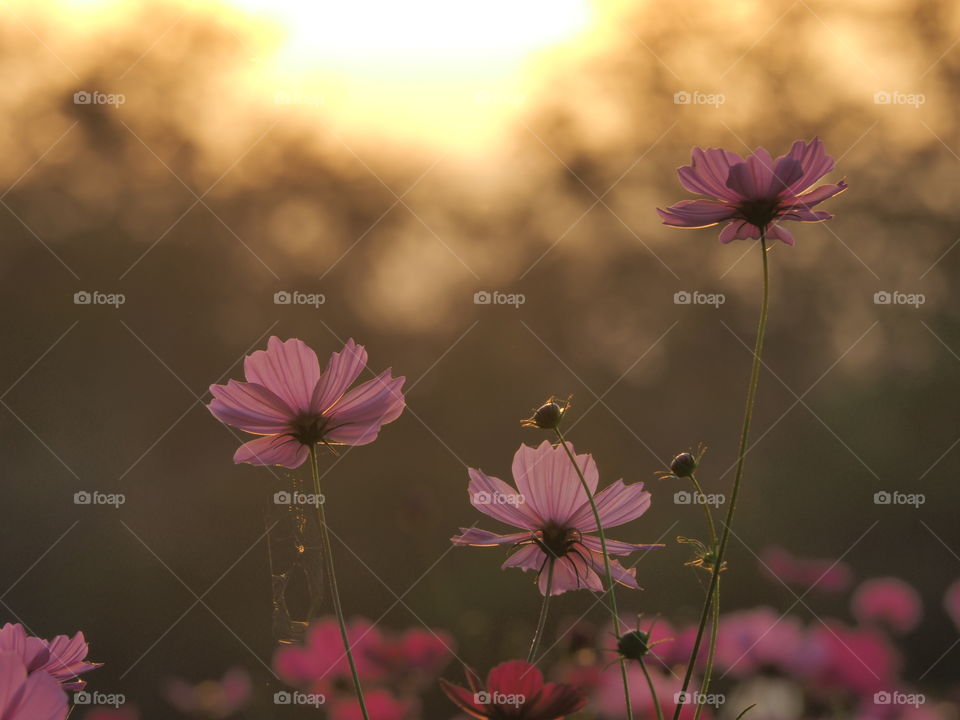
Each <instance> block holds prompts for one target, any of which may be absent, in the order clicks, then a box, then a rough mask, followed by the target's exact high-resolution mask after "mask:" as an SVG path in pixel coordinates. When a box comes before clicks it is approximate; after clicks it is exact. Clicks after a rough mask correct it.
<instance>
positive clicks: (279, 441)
mask: <svg viewBox="0 0 960 720" xmlns="http://www.w3.org/2000/svg"><path fill="white" fill-rule="evenodd" d="M309 454H310V451H309V449H308V448H307V446H306V445H303V444H301V443H300V442H298V441H297V440H295V439H294V438H292V437H289V436H287V435H266V436H264V437H258V438H256V439H255V440H250V441H249V442H246V443H244V444H243V445H241V446H240V447H239V448H237V452H235V453H234V455H233V461H234V462H235V463H237V464H238V465H239V464H240V463H249V464H251V465H282V466H283V467H287V468H291V469H292V468H296V467H300V466H301V465H303V461H304V460H306V459H307V455H309Z"/></svg>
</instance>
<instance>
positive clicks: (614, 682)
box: [591, 662, 712, 720]
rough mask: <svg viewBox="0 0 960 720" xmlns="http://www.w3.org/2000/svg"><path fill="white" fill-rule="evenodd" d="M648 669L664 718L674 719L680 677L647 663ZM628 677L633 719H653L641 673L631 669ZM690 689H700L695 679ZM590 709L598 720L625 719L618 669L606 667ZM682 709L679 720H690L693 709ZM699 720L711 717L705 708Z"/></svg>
mask: <svg viewBox="0 0 960 720" xmlns="http://www.w3.org/2000/svg"><path fill="white" fill-rule="evenodd" d="M647 669H648V671H649V672H650V680H651V682H652V683H653V689H654V691H655V692H656V697H657V700H658V701H659V702H660V707H661V709H662V710H663V715H664V717H667V718H670V717H673V713H674V711H675V710H676V707H677V699H679V697H680V688H681V687H683V681H682V673H679V674H676V675H674V674H672V673H670V672H667V671H664V670H662V669H661V668H659V667H658V664H657V663H656V662H648V663H647ZM627 677H628V680H627V683H628V685H629V686H630V698H631V704H632V706H633V713H634V716H635V717H637V718H650V719H652V718H655V717H656V709H655V707H654V702H653V696H652V695H651V694H650V688H649V687H647V681H646V679H645V678H644V677H643V673H641V672H640V669H639V668H636V667H631V670H630V673H629V675H628V676H627ZM690 687H691V688H699V687H700V682H699V680H698V679H697V678H696V677H694V679H693V681H692V682H691V683H690ZM691 692H692V691H691ZM591 705H592V706H593V707H594V709H595V710H596V711H597V713H598V714H599V716H600V717H601V718H609V719H610V720H621V718H626V717H627V711H626V705H625V703H624V697H623V680H622V678H621V676H620V668H619V665H617V664H613V665H608V666H607V668H606V670H604V672H603V678H602V681H601V683H600V686H599V688H598V689H597V691H596V693H595V694H594V695H593V697H592V698H591ZM684 705H686V707H684V708H683V709H682V710H681V711H680V718H681V720H689V719H690V718H693V715H694V711H695V709H696V708H695V707H694V705H693V704H691V703H684ZM700 717H702V718H704V719H705V720H706V719H708V718H710V717H712V713H711V712H710V707H709V706H708V705H704V706H703V709H702V711H701V714H700Z"/></svg>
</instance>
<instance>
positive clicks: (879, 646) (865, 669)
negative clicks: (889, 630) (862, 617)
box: [811, 620, 900, 697]
mask: <svg viewBox="0 0 960 720" xmlns="http://www.w3.org/2000/svg"><path fill="white" fill-rule="evenodd" d="M811 634H812V637H813V639H814V641H815V642H816V643H817V645H818V646H819V647H820V651H821V653H822V660H821V664H820V667H819V668H818V670H817V674H816V678H817V680H818V681H819V683H820V684H821V685H822V686H824V687H826V688H840V689H843V690H846V691H848V692H851V693H853V694H855V695H858V696H861V697H866V696H869V695H872V694H873V693H875V692H878V691H880V690H887V689H889V688H891V687H895V686H896V682H895V681H896V677H897V673H898V671H899V665H900V658H899V656H898V655H897V653H896V651H895V650H894V648H893V647H892V646H891V645H890V643H889V642H888V641H887V638H886V637H885V636H884V635H883V634H881V633H879V632H877V631H876V630H875V629H873V628H849V627H846V626H845V625H843V624H842V623H840V622H838V621H836V620H827V621H825V622H824V623H821V624H819V625H817V626H815V627H814V628H813V629H812V630H811Z"/></svg>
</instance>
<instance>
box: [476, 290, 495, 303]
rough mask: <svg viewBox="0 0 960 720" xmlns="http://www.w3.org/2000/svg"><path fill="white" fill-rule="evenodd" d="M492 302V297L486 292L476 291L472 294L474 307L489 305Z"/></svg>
mask: <svg viewBox="0 0 960 720" xmlns="http://www.w3.org/2000/svg"><path fill="white" fill-rule="evenodd" d="M492 300H493V296H492V295H491V294H490V293H488V292H487V291H486V290H478V291H477V292H475V293H474V294H473V304H474V305H489V304H490V302H491V301H492Z"/></svg>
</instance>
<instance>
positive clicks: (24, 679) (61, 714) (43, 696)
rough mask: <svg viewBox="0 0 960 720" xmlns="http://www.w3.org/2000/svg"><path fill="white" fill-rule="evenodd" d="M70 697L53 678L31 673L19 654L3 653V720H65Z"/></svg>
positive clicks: (0, 691) (0, 712) (0, 676)
mask: <svg viewBox="0 0 960 720" xmlns="http://www.w3.org/2000/svg"><path fill="white" fill-rule="evenodd" d="M66 717H67V694H66V692H64V690H63V688H62V687H61V686H60V683H58V682H57V681H56V680H55V679H54V678H53V677H52V676H51V675H49V674H47V673H45V672H33V673H30V672H29V671H28V668H27V665H26V663H25V662H24V660H23V657H22V656H21V655H20V653H18V652H12V651H10V650H2V651H0V718H2V720H64V718H66Z"/></svg>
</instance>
